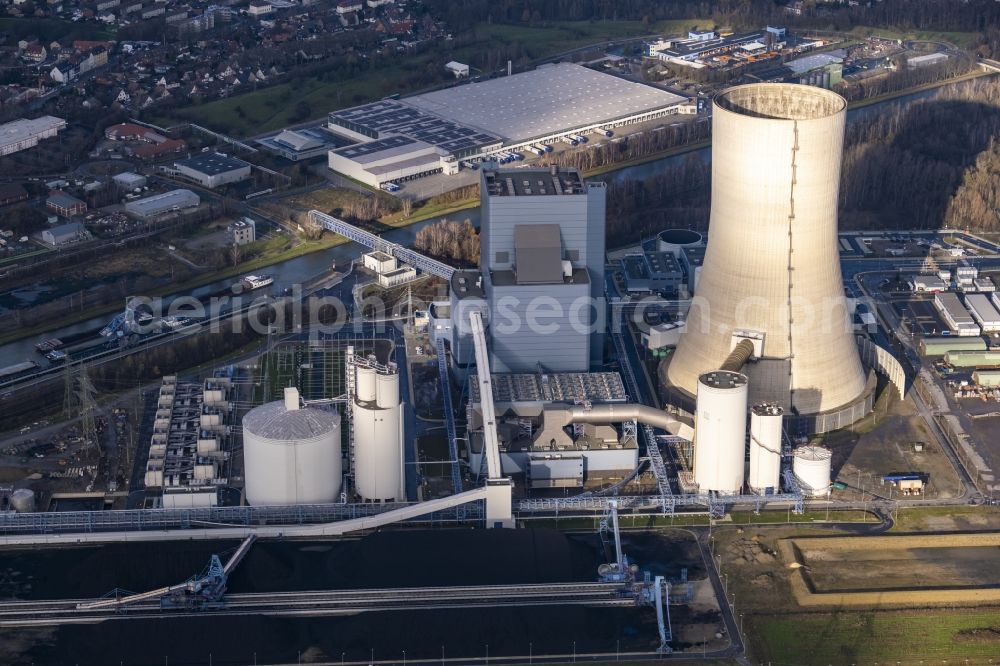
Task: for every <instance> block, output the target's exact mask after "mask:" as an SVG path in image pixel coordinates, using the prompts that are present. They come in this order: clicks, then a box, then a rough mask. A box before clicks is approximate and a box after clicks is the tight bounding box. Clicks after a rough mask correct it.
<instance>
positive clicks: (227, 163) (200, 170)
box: [174, 152, 250, 189]
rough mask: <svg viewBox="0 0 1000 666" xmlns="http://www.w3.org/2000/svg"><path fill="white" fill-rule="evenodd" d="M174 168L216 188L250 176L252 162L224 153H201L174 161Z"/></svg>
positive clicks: (202, 183)
mask: <svg viewBox="0 0 1000 666" xmlns="http://www.w3.org/2000/svg"><path fill="white" fill-rule="evenodd" d="M174 168H175V169H177V171H179V172H180V173H181V174H182V175H183V176H186V177H187V178H190V179H191V180H193V181H194V182H196V183H198V184H199V185H201V186H202V187H207V188H209V189H215V188H217V187H221V186H223V185H228V184H229V183H238V182H240V181H241V180H246V179H247V178H249V177H250V164H249V163H248V162H244V161H243V160H240V159H237V158H235V157H230V156H229V155H226V154H224V153H212V152H209V153H199V154H198V155H195V156H194V157H189V158H188V159H186V160H181V161H179V162H174Z"/></svg>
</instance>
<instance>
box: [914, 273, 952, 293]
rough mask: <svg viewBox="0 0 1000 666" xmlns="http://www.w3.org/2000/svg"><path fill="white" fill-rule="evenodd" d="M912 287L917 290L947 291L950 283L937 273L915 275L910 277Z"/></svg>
mask: <svg viewBox="0 0 1000 666" xmlns="http://www.w3.org/2000/svg"><path fill="white" fill-rule="evenodd" d="M910 289H912V290H913V291H916V292H938V291H947V290H948V284H947V283H946V282H945V281H944V280H942V279H941V278H940V277H938V276H937V275H914V276H913V277H911V278H910Z"/></svg>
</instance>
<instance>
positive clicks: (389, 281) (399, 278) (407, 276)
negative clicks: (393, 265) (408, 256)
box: [378, 266, 417, 288]
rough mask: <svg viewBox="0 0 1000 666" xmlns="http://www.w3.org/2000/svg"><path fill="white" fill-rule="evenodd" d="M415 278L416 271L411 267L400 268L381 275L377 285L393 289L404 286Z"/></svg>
mask: <svg viewBox="0 0 1000 666" xmlns="http://www.w3.org/2000/svg"><path fill="white" fill-rule="evenodd" d="M416 278H417V269H415V268H414V267H413V266H401V267H400V268H397V269H396V270H394V271H389V272H387V273H382V274H380V275H379V276H378V283H379V285H381V286H383V287H387V288H388V287H395V286H397V285H401V284H406V283H407V282H410V281H411V280H415V279H416Z"/></svg>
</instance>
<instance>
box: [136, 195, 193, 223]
mask: <svg viewBox="0 0 1000 666" xmlns="http://www.w3.org/2000/svg"><path fill="white" fill-rule="evenodd" d="M200 205H201V198H200V197H199V196H198V195H197V194H195V193H194V192H192V191H191V190H171V191H170V192H164V193H163V194H156V195H153V196H151V197H146V198H145V199H136V200H135V201H129V202H128V203H127V204H125V212H126V213H129V214H130V215H134V216H135V217H137V218H139V219H142V220H150V219H152V218H154V217H158V216H160V215H164V214H166V213H171V212H174V211H179V210H183V209H185V208H194V207H197V206H200Z"/></svg>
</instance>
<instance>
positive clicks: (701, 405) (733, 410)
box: [694, 370, 747, 495]
mask: <svg viewBox="0 0 1000 666" xmlns="http://www.w3.org/2000/svg"><path fill="white" fill-rule="evenodd" d="M746 438H747V378H746V375H743V374H740V373H738V372H731V371H729V370H716V371H714V372H706V373H705V374H703V375H701V376H700V377H699V378H698V396H697V408H696V410H695V434H694V480H695V483H697V484H698V487H699V488H700V489H701V491H702V492H705V491H709V490H714V491H716V492H719V493H724V494H729V495H732V494H736V493H739V492H740V489H741V488H742V487H743V471H744V461H745V460H746Z"/></svg>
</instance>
